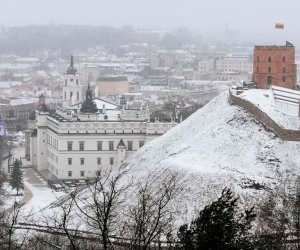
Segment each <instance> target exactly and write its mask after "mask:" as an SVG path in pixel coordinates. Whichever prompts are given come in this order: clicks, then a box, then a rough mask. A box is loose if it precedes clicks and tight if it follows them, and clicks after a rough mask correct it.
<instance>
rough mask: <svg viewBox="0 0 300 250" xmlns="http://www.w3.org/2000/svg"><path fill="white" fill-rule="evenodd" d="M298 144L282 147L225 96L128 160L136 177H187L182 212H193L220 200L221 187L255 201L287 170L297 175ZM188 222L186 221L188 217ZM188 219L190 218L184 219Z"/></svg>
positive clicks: (299, 148) (299, 157)
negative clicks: (164, 173) (167, 173)
mask: <svg viewBox="0 0 300 250" xmlns="http://www.w3.org/2000/svg"><path fill="white" fill-rule="evenodd" d="M299 150H300V143H298V142H284V141H282V140H280V139H279V138H277V137H276V136H275V135H274V134H273V133H271V132H267V131H266V130H265V129H264V127H263V126H262V125H261V124H260V123H259V122H258V121H256V120H254V119H253V118H251V116H250V115H248V114H247V112H245V111H244V110H243V109H241V108H239V107H237V106H231V105H230V104H229V103H228V93H223V94H221V95H219V96H218V97H216V98H215V99H214V100H212V101H211V102H210V103H209V104H207V105H206V106H205V107H203V108H202V109H200V110H199V111H197V112H195V113H194V114H193V115H192V116H191V117H189V118H188V119H187V120H185V121H184V122H182V123H181V124H179V125H178V126H176V127H175V128H173V129H171V130H170V131H168V132H167V133H166V134H164V135H163V136H161V137H159V138H157V139H155V140H153V141H152V142H150V143H148V144H147V145H145V146H144V147H143V148H142V149H141V150H139V151H138V152H137V153H136V154H134V155H133V156H132V157H131V158H129V159H128V160H127V163H128V165H129V166H130V167H131V169H132V170H133V173H134V175H135V176H140V175H143V173H145V172H147V171H150V172H151V171H152V170H153V169H156V168H168V169H171V170H175V171H177V170H180V171H182V172H184V173H185V174H186V175H188V176H189V178H190V180H189V181H188V183H187V185H186V188H187V191H188V192H186V193H185V195H184V197H180V203H181V204H180V206H179V207H180V210H181V213H183V214H190V212H191V211H192V210H193V209H198V208H199V207H201V206H203V205H205V204H207V202H209V201H211V200H212V199H214V198H215V197H217V196H219V194H220V191H221V189H223V188H224V187H225V186H227V187H231V188H233V189H234V190H235V191H236V192H237V193H239V194H240V195H241V198H242V201H244V202H247V201H249V200H250V201H251V200H252V201H253V199H251V198H254V199H256V198H255V197H257V194H259V193H261V194H262V193H263V192H264V188H267V187H271V186H272V185H273V184H274V183H275V182H276V179H277V177H278V175H280V173H282V172H285V170H286V169H290V170H291V171H294V172H295V174H296V173H297V172H298V170H297V166H300V154H299ZM187 217H189V216H188V215H187ZM187 219H188V218H187Z"/></svg>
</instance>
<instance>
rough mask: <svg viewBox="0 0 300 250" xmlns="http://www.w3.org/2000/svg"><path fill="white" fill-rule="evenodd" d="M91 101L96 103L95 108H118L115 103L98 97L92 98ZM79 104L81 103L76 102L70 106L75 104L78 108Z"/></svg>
mask: <svg viewBox="0 0 300 250" xmlns="http://www.w3.org/2000/svg"><path fill="white" fill-rule="evenodd" d="M93 101H94V102H95V103H96V106H97V109H103V107H105V109H106V110H116V109H118V108H119V106H118V105H117V104H114V103H112V102H109V101H106V100H103V99H100V98H93ZM81 104H82V103H77V104H74V105H72V107H74V106H77V107H78V108H80V107H81Z"/></svg>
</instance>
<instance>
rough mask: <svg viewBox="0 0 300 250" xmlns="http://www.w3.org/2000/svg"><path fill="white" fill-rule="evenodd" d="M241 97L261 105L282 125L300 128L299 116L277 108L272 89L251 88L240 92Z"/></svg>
mask: <svg viewBox="0 0 300 250" xmlns="http://www.w3.org/2000/svg"><path fill="white" fill-rule="evenodd" d="M239 97H242V98H244V99H245V100H247V101H250V102H251V103H252V104H254V105H255V106H257V107H259V108H260V109H261V110H262V111H264V112H265V113H267V114H268V115H269V116H270V117H271V118H272V119H273V120H274V121H275V122H276V123H278V124H279V125H280V126H282V127H284V128H286V129H294V130H298V129H299V117H296V116H291V115H287V114H284V113H282V112H280V111H277V110H275V107H274V95H273V92H272V90H271V89H249V90H246V91H244V92H243V93H242V94H240V95H239Z"/></svg>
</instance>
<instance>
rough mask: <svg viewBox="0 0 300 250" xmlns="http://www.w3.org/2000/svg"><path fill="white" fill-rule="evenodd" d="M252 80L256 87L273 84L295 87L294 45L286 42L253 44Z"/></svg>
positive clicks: (266, 86)
mask: <svg viewBox="0 0 300 250" xmlns="http://www.w3.org/2000/svg"><path fill="white" fill-rule="evenodd" d="M252 80H253V81H254V82H255V84H256V86H257V87H258V88H269V87H270V86H271V85H274V86H279V87H283V88H289V89H296V85H297V65H296V63H295V47H294V45H293V44H291V43H289V42H286V45H285V46H275V45H274V46H255V48H254V57H253V75H252Z"/></svg>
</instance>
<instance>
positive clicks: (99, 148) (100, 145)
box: [97, 141, 102, 151]
mask: <svg viewBox="0 0 300 250" xmlns="http://www.w3.org/2000/svg"><path fill="white" fill-rule="evenodd" d="M97 150H98V151H102V141H97Z"/></svg>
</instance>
